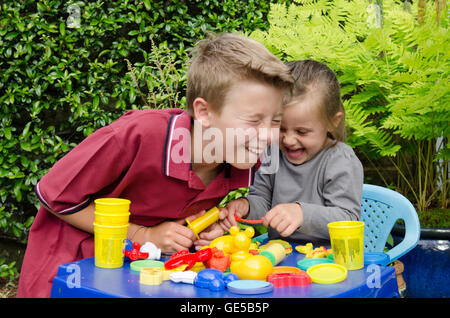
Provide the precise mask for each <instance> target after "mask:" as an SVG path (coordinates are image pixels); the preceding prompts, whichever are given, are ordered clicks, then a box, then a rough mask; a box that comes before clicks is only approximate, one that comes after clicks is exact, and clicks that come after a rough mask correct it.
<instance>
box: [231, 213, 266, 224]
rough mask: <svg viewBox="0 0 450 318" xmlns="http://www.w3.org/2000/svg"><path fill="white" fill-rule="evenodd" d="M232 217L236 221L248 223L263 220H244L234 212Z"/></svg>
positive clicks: (260, 222) (257, 222)
mask: <svg viewBox="0 0 450 318" xmlns="http://www.w3.org/2000/svg"><path fill="white" fill-rule="evenodd" d="M234 219H235V220H236V221H238V222H242V223H248V224H262V223H263V222H264V221H263V220H246V219H243V218H241V217H239V216H237V215H236V214H235V215H234Z"/></svg>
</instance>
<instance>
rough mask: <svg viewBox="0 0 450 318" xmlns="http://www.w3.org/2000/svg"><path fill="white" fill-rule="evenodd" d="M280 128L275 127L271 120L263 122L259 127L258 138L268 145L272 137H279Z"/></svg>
mask: <svg viewBox="0 0 450 318" xmlns="http://www.w3.org/2000/svg"><path fill="white" fill-rule="evenodd" d="M278 132H279V128H274V127H273V126H272V124H271V122H268V123H261V125H260V126H259V127H258V139H259V141H260V143H266V146H268V145H269V144H270V143H271V141H272V139H274V138H276V137H278Z"/></svg>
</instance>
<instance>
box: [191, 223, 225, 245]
mask: <svg viewBox="0 0 450 318" xmlns="http://www.w3.org/2000/svg"><path fill="white" fill-rule="evenodd" d="M223 234H224V232H223V229H222V227H221V226H220V225H219V223H214V224H212V225H210V226H209V227H208V228H206V229H205V230H204V231H202V232H201V233H200V234H199V235H198V236H199V237H200V239H199V240H197V241H195V242H194V245H195V249H196V250H199V249H201V248H202V247H203V246H206V245H209V244H210V243H211V241H212V240H214V239H215V238H217V237H219V236H222V235H223Z"/></svg>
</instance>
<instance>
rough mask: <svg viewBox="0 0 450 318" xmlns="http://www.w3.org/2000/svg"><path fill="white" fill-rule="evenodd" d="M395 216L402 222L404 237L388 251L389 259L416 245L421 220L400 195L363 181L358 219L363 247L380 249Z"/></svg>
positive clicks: (369, 250) (393, 222)
mask: <svg viewBox="0 0 450 318" xmlns="http://www.w3.org/2000/svg"><path fill="white" fill-rule="evenodd" d="M398 219H403V221H404V222H405V238H404V239H403V241H402V242H401V243H400V244H399V245H398V246H396V247H394V248H393V249H392V250H390V251H389V252H388V253H387V254H388V255H389V256H390V257H391V261H394V260H395V259H397V258H399V257H400V256H402V255H404V254H406V253H407V252H408V251H410V250H411V249H412V248H414V247H415V246H416V245H417V242H418V240H419V237H420V223H419V219H418V217H417V213H416V210H415V209H414V206H413V205H412V204H411V202H409V200H408V199H406V198H405V197H404V196H403V195H401V194H400V193H398V192H395V191H393V190H390V189H388V188H384V187H380V186H376V185H371V184H364V186H363V192H362V203H361V221H363V222H364V223H365V227H364V250H365V251H366V252H383V250H384V247H385V245H386V241H387V239H388V237H389V234H390V233H391V230H392V228H393V226H394V224H395V223H396V221H397V220H398Z"/></svg>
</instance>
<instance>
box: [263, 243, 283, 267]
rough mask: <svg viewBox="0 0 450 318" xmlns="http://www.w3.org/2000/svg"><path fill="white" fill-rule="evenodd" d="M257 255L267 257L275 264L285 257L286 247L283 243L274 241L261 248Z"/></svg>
mask: <svg viewBox="0 0 450 318" xmlns="http://www.w3.org/2000/svg"><path fill="white" fill-rule="evenodd" d="M259 255H262V256H265V257H267V258H268V259H269V260H270V261H271V262H272V265H273V266H275V265H278V264H279V263H280V262H281V261H282V260H283V259H284V258H285V257H286V249H285V248H284V246H283V245H281V244H279V243H275V244H271V245H270V246H269V247H267V248H265V249H263V250H262V251H261V252H260V253H259Z"/></svg>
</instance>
